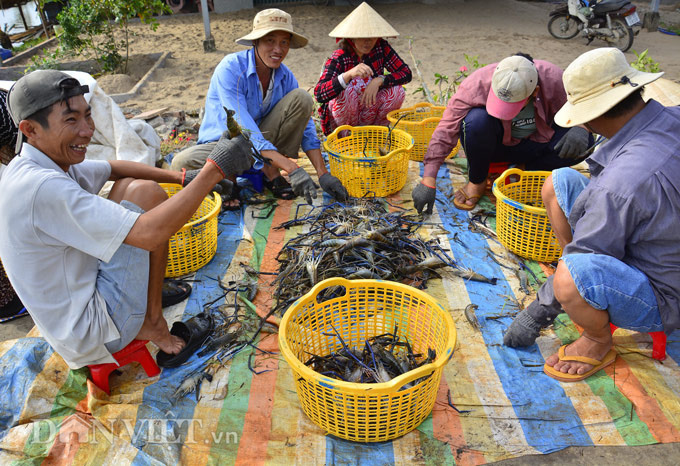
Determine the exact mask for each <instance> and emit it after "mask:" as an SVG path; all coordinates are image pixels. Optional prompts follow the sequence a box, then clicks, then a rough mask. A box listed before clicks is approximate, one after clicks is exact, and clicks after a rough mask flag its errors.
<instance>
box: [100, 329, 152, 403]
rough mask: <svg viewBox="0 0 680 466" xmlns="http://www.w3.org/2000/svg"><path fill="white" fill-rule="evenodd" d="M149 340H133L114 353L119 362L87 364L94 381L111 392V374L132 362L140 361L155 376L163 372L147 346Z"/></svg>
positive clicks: (147, 371) (107, 392) (150, 375)
mask: <svg viewBox="0 0 680 466" xmlns="http://www.w3.org/2000/svg"><path fill="white" fill-rule="evenodd" d="M148 342H149V340H132V341H131V342H130V344H129V345H127V346H126V347H125V348H123V349H122V350H120V351H118V352H116V353H113V355H112V356H113V358H114V359H115V360H116V361H118V364H115V363H113V362H109V363H105V364H93V365H91V366H87V367H89V368H90V376H91V377H92V382H94V384H95V385H96V386H97V387H99V388H101V389H102V390H104V391H105V392H106V394H107V395H108V394H109V375H110V374H111V372H113V371H115V370H116V369H118V368H119V367H123V366H125V365H127V364H130V363H131V362H138V363H140V364H141V365H142V367H143V368H144V370H145V371H146V375H148V376H149V377H154V376H156V375H158V374H160V373H161V369H160V368H159V367H158V364H156V361H154V359H153V358H152V357H151V353H149V350H148V349H147V348H146V344H147V343H148Z"/></svg>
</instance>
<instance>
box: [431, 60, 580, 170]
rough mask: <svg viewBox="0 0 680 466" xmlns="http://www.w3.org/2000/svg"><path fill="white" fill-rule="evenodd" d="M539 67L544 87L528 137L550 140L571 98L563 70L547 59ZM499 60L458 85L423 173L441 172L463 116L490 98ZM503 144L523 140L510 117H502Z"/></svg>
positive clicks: (540, 92) (432, 142)
mask: <svg viewBox="0 0 680 466" xmlns="http://www.w3.org/2000/svg"><path fill="white" fill-rule="evenodd" d="M534 63H535V64H536V69H537V70H538V85H539V86H540V89H539V91H538V95H537V96H536V99H534V107H535V109H536V112H535V116H536V132H534V133H533V134H531V135H530V136H529V137H528V139H530V140H532V141H536V142H542V143H546V142H549V141H550V139H551V138H552V136H553V134H555V131H554V130H553V129H552V124H553V119H554V117H555V114H556V113H557V111H558V110H559V109H560V108H561V107H562V105H564V103H565V102H566V101H567V94H566V92H565V91H564V85H563V84H562V69H561V68H559V67H558V66H556V65H553V64H552V63H549V62H547V61H544V60H534ZM496 65H497V63H492V64H491V65H487V66H485V67H483V68H480V69H478V70H476V71H475V72H474V73H472V74H471V75H470V76H468V77H467V78H466V79H465V81H463V82H462V83H461V85H460V87H459V88H458V91H457V92H456V93H455V94H454V95H453V96H452V97H451V99H450V100H449V103H448V105H447V106H446V110H444V115H442V119H441V121H440V122H439V125H437V128H436V129H435V130H434V133H433V134H432V139H431V140H430V145H429V147H428V149H427V153H426V154H425V160H424V164H425V168H424V172H423V176H425V177H427V176H432V177H436V176H437V171H439V167H440V166H441V164H442V163H444V159H445V158H446V156H447V155H448V154H450V153H451V150H452V149H453V148H454V147H455V146H456V144H458V136H459V134H460V127H461V125H462V122H463V118H465V116H466V115H467V114H468V112H469V111H470V109H471V108H475V107H486V98H487V96H488V95H489V90H490V89H491V77H492V76H493V72H494V71H495V70H496ZM501 122H502V124H503V144H504V145H506V146H514V145H516V144H519V142H520V141H521V139H516V138H513V137H512V134H511V127H510V123H511V121H510V120H507V121H506V120H502V121H501Z"/></svg>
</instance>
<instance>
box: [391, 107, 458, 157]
mask: <svg viewBox="0 0 680 466" xmlns="http://www.w3.org/2000/svg"><path fill="white" fill-rule="evenodd" d="M445 109H446V107H442V106H437V105H432V104H430V103H427V102H421V103H418V104H415V105H414V106H413V107H407V108H400V109H398V110H392V111H391V112H390V113H388V114H387V120H388V121H389V122H390V125H391V126H394V127H395V128H397V129H401V130H403V131H406V132H407V133H408V134H410V135H411V136H413V149H411V154H410V158H411V160H415V161H416V162H422V161H423V159H424V158H425V153H426V152H427V148H428V146H429V145H430V139H432V133H434V130H435V128H436V127H437V125H438V124H439V121H440V120H441V119H442V115H443V114H444V110H445ZM459 149H460V141H458V144H457V145H456V147H454V148H453V150H452V151H451V153H450V154H449V155H448V156H447V157H446V158H447V159H448V158H451V157H455V155H456V154H457V153H458V150H459Z"/></svg>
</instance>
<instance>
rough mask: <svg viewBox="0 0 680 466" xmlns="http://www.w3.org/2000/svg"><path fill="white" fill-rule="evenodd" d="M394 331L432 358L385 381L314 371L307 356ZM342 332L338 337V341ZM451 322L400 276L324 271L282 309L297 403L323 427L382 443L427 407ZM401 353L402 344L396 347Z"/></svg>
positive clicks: (283, 345) (452, 337) (449, 349)
mask: <svg viewBox="0 0 680 466" xmlns="http://www.w3.org/2000/svg"><path fill="white" fill-rule="evenodd" d="M393 333H396V334H397V335H398V336H399V338H400V341H402V342H403V341H408V342H409V344H410V345H411V349H412V352H413V353H414V354H418V353H419V354H422V355H427V354H428V350H434V351H435V353H436V357H435V358H434V359H433V361H432V362H430V363H428V364H424V365H422V366H420V367H418V368H416V369H414V370H411V371H409V372H406V373H405V374H402V375H400V376H398V377H396V378H394V379H392V380H389V381H388V382H384V383H370V384H369V383H351V382H346V381H342V380H338V379H334V378H331V377H327V376H325V375H322V374H319V373H317V372H315V371H314V370H313V369H312V368H310V367H308V366H307V365H306V364H305V362H306V361H308V360H309V359H310V357H311V356H310V355H317V356H327V355H329V354H331V353H334V352H336V351H339V350H341V349H343V348H344V345H346V346H347V347H349V348H363V346H364V344H365V342H366V340H367V339H369V338H371V337H374V336H378V335H385V334H393ZM341 339H342V341H341ZM455 345H456V328H455V326H454V323H453V320H452V319H451V316H450V315H449V313H448V311H447V310H446V309H444V308H443V307H442V306H441V305H440V304H439V303H438V302H437V301H436V300H435V299H434V298H432V297H431V296H430V295H428V294H427V293H425V292H423V291H421V290H417V289H415V288H413V287H410V286H407V285H402V284H401V283H396V282H389V281H380V280H346V279H344V278H339V277H336V278H329V279H327V280H324V281H322V282H320V283H318V284H317V285H316V286H315V287H314V288H312V289H311V290H310V291H309V292H308V293H307V294H306V295H304V296H303V297H302V298H300V299H299V300H297V301H296V302H295V303H294V304H293V305H292V306H291V307H289V308H288V310H287V311H286V313H285V314H284V316H283V319H282V321H281V325H280V327H279V348H280V350H281V353H282V354H283V357H284V358H285V360H286V362H287V363H288V364H289V365H290V366H291V368H292V370H293V373H294V374H293V380H295V389H296V391H297V394H298V398H299V399H300V404H301V405H302V410H303V411H304V412H305V414H306V415H307V416H309V418H310V419H311V420H312V421H313V422H314V423H315V424H316V425H318V426H319V427H321V428H322V429H324V430H325V431H326V432H328V433H329V434H332V435H335V436H337V437H340V438H343V439H347V440H352V441H356V442H381V441H385V440H390V439H394V438H397V437H400V436H402V435H404V434H406V433H408V432H410V431H411V430H413V429H415V428H416V427H417V426H418V425H419V424H420V423H421V422H423V420H425V418H426V417H427V416H428V415H429V414H430V411H432V407H433V405H434V402H435V399H436V397H437V390H438V389H439V382H440V379H441V375H442V371H443V370H444V365H445V364H446V363H447V362H448V361H449V359H450V358H451V356H453V351H454V348H455ZM398 351H403V352H406V351H407V349H406V347H405V346H400V347H399V350H397V349H395V350H394V354H395V356H396V357H397V358H398V357H402V356H403V354H400V353H398Z"/></svg>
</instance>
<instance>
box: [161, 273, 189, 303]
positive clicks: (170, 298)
mask: <svg viewBox="0 0 680 466" xmlns="http://www.w3.org/2000/svg"><path fill="white" fill-rule="evenodd" d="M190 294H191V285H190V284H189V283H187V282H185V281H184V280H173V279H170V278H166V279H165V280H164V281H163V299H162V301H161V306H162V307H168V306H172V305H174V304H177V303H181V302H182V301H184V300H185V299H187V298H188V297H189V295H190Z"/></svg>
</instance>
